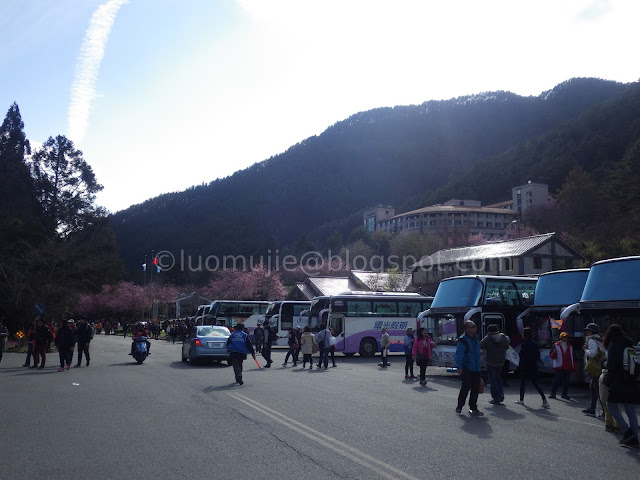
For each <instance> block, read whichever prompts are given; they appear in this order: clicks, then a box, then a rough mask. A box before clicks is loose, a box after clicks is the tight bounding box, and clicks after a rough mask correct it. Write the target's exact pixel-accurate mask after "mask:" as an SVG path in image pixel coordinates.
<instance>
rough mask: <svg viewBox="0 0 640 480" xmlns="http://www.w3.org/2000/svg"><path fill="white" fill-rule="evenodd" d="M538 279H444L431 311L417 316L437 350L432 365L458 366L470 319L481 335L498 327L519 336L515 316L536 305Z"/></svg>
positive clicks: (433, 355) (480, 276)
mask: <svg viewBox="0 0 640 480" xmlns="http://www.w3.org/2000/svg"><path fill="white" fill-rule="evenodd" d="M537 281H538V279H537V278H535V277H506V276H505V277H502V276H492V275H463V276H460V277H451V278H445V279H444V280H442V281H441V282H440V284H439V285H438V290H437V291H436V295H435V297H434V298H433V303H432V304H431V308H429V310H427V311H426V312H422V313H421V314H420V315H419V316H418V321H417V324H418V327H425V328H426V329H427V332H429V334H430V335H431V337H432V338H433V340H434V341H435V343H436V344H437V345H436V347H435V348H434V349H433V352H432V357H431V362H432V365H436V366H440V367H452V366H455V363H456V360H455V359H456V342H457V340H458V337H459V336H460V335H462V333H463V331H464V330H463V324H464V322H465V321H467V320H471V321H473V322H475V324H476V325H477V326H478V335H480V338H482V337H483V336H484V335H485V334H486V327H488V326H489V325H491V324H496V325H498V328H499V329H500V331H501V332H503V333H504V334H506V335H508V336H509V337H511V338H513V336H514V335H517V334H519V333H518V329H517V326H516V317H517V316H518V315H519V314H520V313H522V312H523V311H524V310H526V309H527V308H528V307H529V306H531V305H533V299H534V293H535V289H536V282H537Z"/></svg>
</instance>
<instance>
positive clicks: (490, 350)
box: [480, 324, 509, 405]
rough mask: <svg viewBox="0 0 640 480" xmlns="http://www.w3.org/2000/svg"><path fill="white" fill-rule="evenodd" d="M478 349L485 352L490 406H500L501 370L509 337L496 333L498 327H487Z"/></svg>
mask: <svg viewBox="0 0 640 480" xmlns="http://www.w3.org/2000/svg"><path fill="white" fill-rule="evenodd" d="M480 348H481V349H482V350H484V351H485V352H486V356H485V362H486V364H487V381H488V383H490V384H491V400H489V403H491V404H492V405H502V402H503V401H504V389H503V387H502V376H501V375H500V373H501V372H502V368H503V367H504V362H505V359H506V352H507V350H508V349H509V337H507V336H506V335H505V334H504V333H500V332H499V331H498V325H496V324H491V325H489V326H488V327H487V335H486V336H485V337H484V338H483V339H482V340H480Z"/></svg>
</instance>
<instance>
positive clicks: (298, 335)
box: [293, 325, 302, 365]
mask: <svg viewBox="0 0 640 480" xmlns="http://www.w3.org/2000/svg"><path fill="white" fill-rule="evenodd" d="M294 333H295V336H296V340H297V341H298V348H296V349H295V351H294V352H293V363H294V365H297V364H298V360H299V359H300V342H301V341H302V328H301V327H300V325H298V326H297V327H296V330H295V332H294Z"/></svg>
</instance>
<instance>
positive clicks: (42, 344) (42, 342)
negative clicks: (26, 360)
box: [29, 317, 51, 368]
mask: <svg viewBox="0 0 640 480" xmlns="http://www.w3.org/2000/svg"><path fill="white" fill-rule="evenodd" d="M50 338H51V332H50V331H49V328H48V327H47V325H46V324H45V322H44V319H43V318H42V317H38V321H37V326H36V330H35V340H34V344H33V365H32V366H31V367H29V368H44V364H45V362H46V360H47V355H46V353H45V352H46V351H47V344H48V342H49V339H50ZM38 364H40V366H39V367H38Z"/></svg>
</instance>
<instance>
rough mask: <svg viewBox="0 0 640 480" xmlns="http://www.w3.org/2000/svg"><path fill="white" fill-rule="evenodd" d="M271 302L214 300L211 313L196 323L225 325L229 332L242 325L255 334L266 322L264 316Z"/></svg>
mask: <svg viewBox="0 0 640 480" xmlns="http://www.w3.org/2000/svg"><path fill="white" fill-rule="evenodd" d="M269 303H270V302H260V301H249V300H214V301H213V302H211V305H210V307H211V308H210V309H209V312H208V313H207V314H206V315H204V316H203V317H202V319H200V321H198V322H196V325H224V326H225V327H227V328H228V329H229V330H232V329H233V326H234V325H236V324H238V323H242V324H244V326H245V327H246V328H248V329H249V334H250V335H251V334H252V333H253V329H254V328H256V326H257V324H258V322H260V323H262V322H263V321H264V314H265V313H266V312H267V307H268V306H269Z"/></svg>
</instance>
